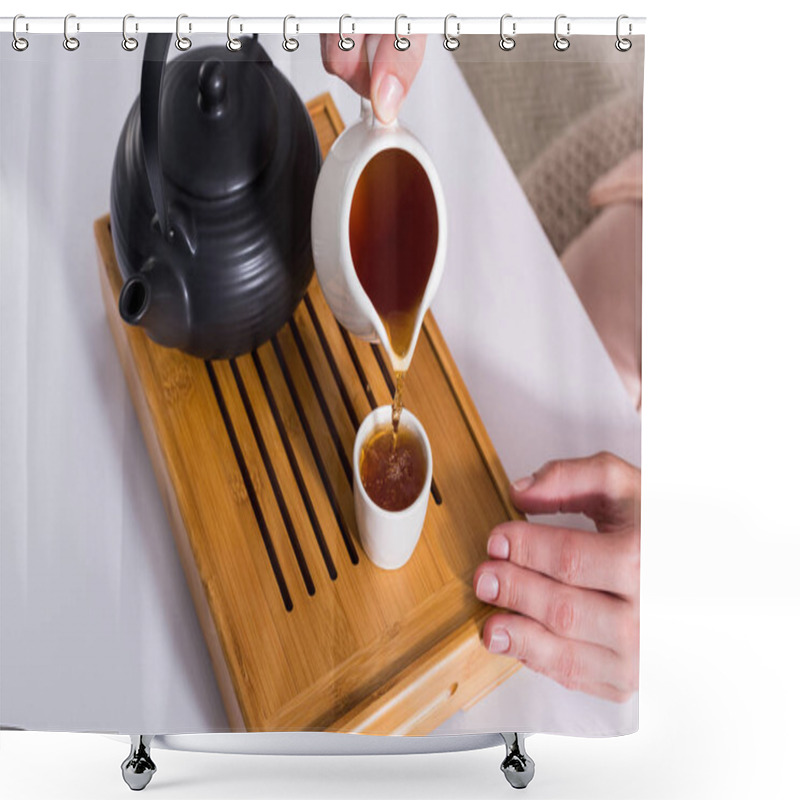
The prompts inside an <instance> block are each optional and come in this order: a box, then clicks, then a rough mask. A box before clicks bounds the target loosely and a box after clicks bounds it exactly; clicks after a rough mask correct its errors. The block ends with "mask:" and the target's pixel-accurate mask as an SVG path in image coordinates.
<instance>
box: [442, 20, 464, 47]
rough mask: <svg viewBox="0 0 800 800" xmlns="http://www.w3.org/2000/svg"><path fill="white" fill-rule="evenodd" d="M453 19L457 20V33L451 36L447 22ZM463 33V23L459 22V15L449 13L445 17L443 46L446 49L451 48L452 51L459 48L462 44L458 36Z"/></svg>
mask: <svg viewBox="0 0 800 800" xmlns="http://www.w3.org/2000/svg"><path fill="white" fill-rule="evenodd" d="M451 19H454V20H456V35H455V36H451V35H450V34H449V33H448V32H447V23H448V22H450V20H451ZM459 33H461V23H460V22H458V17H456V15H455V14H448V15H447V16H446V17H445V18H444V41H443V42H442V46H443V47H444V49H445V50H449V51H450V52H451V53H452V52H453V50H458V48H459V47H460V46H461V40H460V39H459V38H458V34H459Z"/></svg>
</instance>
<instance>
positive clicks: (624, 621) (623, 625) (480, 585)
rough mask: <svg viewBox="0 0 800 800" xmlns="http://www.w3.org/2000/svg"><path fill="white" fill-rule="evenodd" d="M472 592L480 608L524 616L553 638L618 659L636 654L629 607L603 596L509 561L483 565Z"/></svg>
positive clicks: (635, 629)
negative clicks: (603, 651) (597, 648)
mask: <svg viewBox="0 0 800 800" xmlns="http://www.w3.org/2000/svg"><path fill="white" fill-rule="evenodd" d="M474 588H475V594H476V595H477V597H478V599H479V600H483V602H484V603H491V604H492V605H495V606H498V607H500V608H507V609H509V610H510V611H516V612H518V613H519V614H524V615H525V616H526V617H529V618H530V619H533V620H536V621H537V622H540V623H541V624H542V625H544V626H545V627H546V628H547V629H548V630H549V631H551V632H552V633H554V634H556V636H560V637H563V638H566V639H574V640H577V641H582V642H591V643H593V644H598V645H602V646H603V647H607V648H609V649H610V650H614V651H615V652H617V653H621V654H629V653H631V652H632V651H633V650H634V649H635V645H636V638H635V637H638V619H636V614H635V609H634V607H633V605H632V604H631V603H628V602H627V601H625V600H621V599H620V598H618V597H614V596H612V595H610V594H606V593H605V592H595V591H592V590H591V589H577V588H575V587H574V586H567V585H565V584H563V583H559V582H558V581H554V580H553V579H552V578H548V577H547V576H545V575H540V574H539V573H538V572H533V571H531V570H527V569H524V568H523V567H518V566H517V565H516V564H512V563H510V562H508V561H488V562H485V563H483V564H481V565H480V566H479V567H478V569H477V570H476V571H475V577H474Z"/></svg>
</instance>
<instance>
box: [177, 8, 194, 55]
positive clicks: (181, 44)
mask: <svg viewBox="0 0 800 800" xmlns="http://www.w3.org/2000/svg"><path fill="white" fill-rule="evenodd" d="M188 16H189V15H188V14H178V16H177V18H176V19H175V47H177V48H178V50H188V49H189V48H190V47H191V46H192V40H191V39H190V38H189V37H188V36H182V35H181V20H182V19H186V18H187V17H188ZM189 30H190V31H191V30H192V23H191V22H190V23H189Z"/></svg>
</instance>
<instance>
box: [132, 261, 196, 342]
mask: <svg viewBox="0 0 800 800" xmlns="http://www.w3.org/2000/svg"><path fill="white" fill-rule="evenodd" d="M119 314H120V316H121V317H122V319H123V320H125V322H127V323H128V325H136V326H138V327H140V328H144V330H145V331H146V332H147V335H148V336H149V337H150V338H151V339H153V340H154V341H156V342H158V343H159V344H163V345H165V346H166V347H186V346H188V345H189V338H190V337H189V330H190V328H191V326H190V325H189V307H188V303H187V297H186V287H185V286H184V285H183V283H182V282H181V280H180V278H179V277H178V276H177V275H175V273H174V272H173V271H172V270H171V269H169V267H167V266H166V265H165V264H163V263H157V262H156V261H154V260H152V259H151V260H149V261H148V262H147V263H146V264H145V266H144V267H143V268H142V269H141V270H139V271H138V272H135V273H134V274H133V275H131V276H130V277H129V278H128V280H126V281H125V283H123V284H122V289H121V291H120V293H119Z"/></svg>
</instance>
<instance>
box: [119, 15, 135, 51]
mask: <svg viewBox="0 0 800 800" xmlns="http://www.w3.org/2000/svg"><path fill="white" fill-rule="evenodd" d="M129 19H135V17H134V16H133V14H126V15H125V16H124V17H123V18H122V49H123V50H127V51H128V52H129V53H131V52H133V51H134V50H135V49H136V48H137V47H138V46H139V40H138V39H134V37H133V36H128V20H129ZM136 27H137V28H138V27H139V26H138V25H137V26H136Z"/></svg>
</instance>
